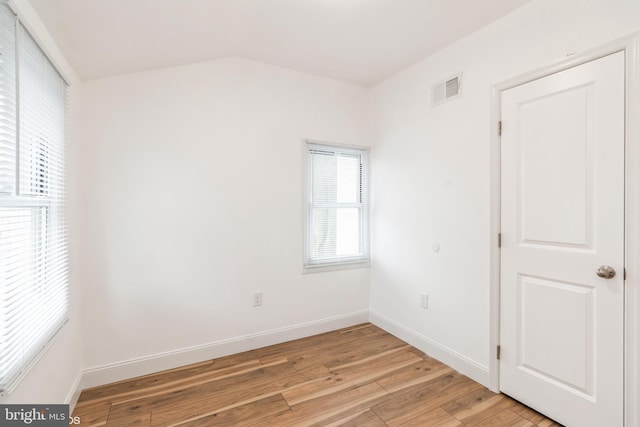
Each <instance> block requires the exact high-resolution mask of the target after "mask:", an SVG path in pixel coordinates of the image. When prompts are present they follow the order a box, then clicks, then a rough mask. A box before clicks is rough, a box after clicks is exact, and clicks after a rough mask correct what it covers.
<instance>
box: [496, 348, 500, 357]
mask: <svg viewBox="0 0 640 427" xmlns="http://www.w3.org/2000/svg"><path fill="white" fill-rule="evenodd" d="M496 358H497V359H498V360H500V346H498V347H497V348H496Z"/></svg>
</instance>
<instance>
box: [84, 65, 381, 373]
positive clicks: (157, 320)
mask: <svg viewBox="0 0 640 427" xmlns="http://www.w3.org/2000/svg"><path fill="white" fill-rule="evenodd" d="M83 95H84V114H83V116H82V122H83V128H84V142H85V147H84V150H85V156H84V162H85V163H84V168H85V175H84V176H83V188H84V192H85V195H86V200H87V206H86V210H85V212H84V217H85V229H84V231H83V232H84V235H85V241H86V247H85V255H86V263H85V265H84V268H85V272H86V284H85V300H84V302H83V319H84V323H85V334H84V351H85V360H86V366H87V367H89V368H100V367H105V366H106V365H109V366H111V367H113V365H112V364H114V363H120V362H125V365H126V362H127V361H131V359H136V358H146V357H149V356H153V355H158V354H160V355H165V356H167V355H166V354H165V353H166V352H174V351H179V350H180V349H185V348H190V347H192V346H202V345H206V344H208V343H216V342H219V341H224V340H233V339H236V338H241V337H244V336H247V335H251V336H253V335H255V334H261V333H265V332H268V331H273V330H278V329H279V328H290V327H292V326H293V327H295V325H301V324H308V323H314V322H322V321H324V320H327V319H335V318H342V317H345V316H346V318H347V320H346V321H348V322H352V321H353V319H354V318H352V317H349V316H351V315H352V314H354V313H355V314H358V315H359V316H360V317H359V319H364V320H366V310H367V309H368V307H369V300H368V297H369V291H368V289H369V288H368V286H369V271H368V269H356V270H349V271H337V272H324V273H312V274H302V245H303V242H302V236H303V185H302V182H303V142H302V140H303V138H314V139H320V140H326V141H334V142H341V143H347V144H358V145H368V144H370V134H369V129H370V123H369V121H368V117H369V116H368V96H369V93H368V91H367V90H366V89H365V88H362V87H359V86H354V85H350V84H345V83H340V82H336V81H333V80H328V79H324V78H320V77H315V76H311V75H308V74H303V73H298V72H294V71H290V70H285V69H282V68H277V67H273V66H269V65H264V64H260V63H257V62H252V61H248V60H243V59H238V58H226V59H221V60H215V61H210V62H204V63H199V64H194V65H189V66H182V67H176V68H168V69H161V70H155V71H149V72H142V73H136V74H128V75H124V76H119V77H114V78H108V79H102V80H95V81H91V82H88V83H85V84H84V85H83ZM254 291H262V292H263V293H264V305H263V306H262V307H259V308H254V307H252V292H254ZM356 317H357V316H356ZM305 330H308V329H305ZM254 338H255V337H254ZM253 342H254V344H256V345H260V344H264V342H265V341H264V340H262V341H261V340H260V339H257V340H254V341H253ZM221 351H223V352H224V351H225V348H224V346H223V349H222V350H221ZM205 354H206V355H208V357H214V356H217V355H219V354H215V352H214V353H211V352H209V353H207V352H204V353H202V352H201V353H198V355H205ZM194 357H196V356H194ZM188 360H189V357H188V356H187V358H186V359H181V360H180V361H188ZM180 361H178V360H177V359H172V361H170V362H168V363H169V364H172V363H179V362H180ZM118 366H122V365H118ZM153 366H155V367H160V366H165V367H166V364H165V365H162V364H160V365H153ZM151 368H152V366H151V365H145V366H143V367H141V368H140V369H141V370H147V369H151ZM99 370H100V369H98V371H99ZM94 371H95V370H94ZM122 372H123V371H120V372H119V373H117V372H116V373H115V374H113V375H111V374H109V375H107V376H106V377H101V378H100V379H99V380H95V382H100V381H104V380H108V379H111V380H112V379H114V376H115V377H118V376H120V374H121V373H122ZM133 372H134V373H140V371H136V370H135V369H134V371H133Z"/></svg>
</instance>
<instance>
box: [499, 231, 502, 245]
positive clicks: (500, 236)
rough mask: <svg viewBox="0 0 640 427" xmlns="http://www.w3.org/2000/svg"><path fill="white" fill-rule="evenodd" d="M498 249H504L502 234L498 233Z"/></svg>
mask: <svg viewBox="0 0 640 427" xmlns="http://www.w3.org/2000/svg"><path fill="white" fill-rule="evenodd" d="M498 247H499V248H501V247H502V233H498Z"/></svg>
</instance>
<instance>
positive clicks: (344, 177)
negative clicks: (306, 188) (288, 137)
mask: <svg viewBox="0 0 640 427" xmlns="http://www.w3.org/2000/svg"><path fill="white" fill-rule="evenodd" d="M312 169H313V177H312V179H313V194H312V197H313V203H316V204H319V203H359V202H360V191H361V182H360V181H361V169H360V156H359V155H352V154H336V153H330V152H321V151H314V152H312Z"/></svg>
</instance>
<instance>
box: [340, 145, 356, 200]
mask: <svg viewBox="0 0 640 427" xmlns="http://www.w3.org/2000/svg"><path fill="white" fill-rule="evenodd" d="M336 160H337V171H336V172H337V175H338V177H337V181H338V182H337V185H338V189H337V193H338V194H337V196H338V197H337V198H338V203H359V202H360V156H353V155H345V154H341V155H339V156H337V159H336Z"/></svg>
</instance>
